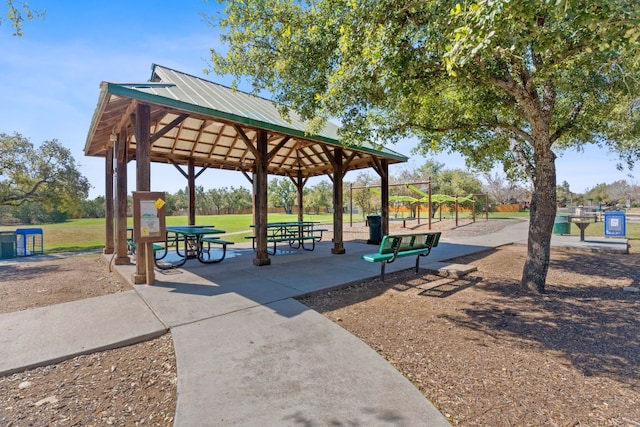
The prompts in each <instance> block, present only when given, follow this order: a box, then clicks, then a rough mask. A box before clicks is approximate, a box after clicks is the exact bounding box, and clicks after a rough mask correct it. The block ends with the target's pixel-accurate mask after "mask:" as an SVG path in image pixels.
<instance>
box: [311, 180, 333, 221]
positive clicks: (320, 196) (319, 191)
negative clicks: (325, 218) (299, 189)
mask: <svg viewBox="0 0 640 427" xmlns="http://www.w3.org/2000/svg"><path fill="white" fill-rule="evenodd" d="M331 206H333V186H332V185H331V184H330V183H328V182H327V181H320V182H319V183H318V184H317V185H315V186H314V187H311V188H309V189H306V188H305V192H304V207H305V212H306V213H309V212H311V211H313V212H315V213H316V214H319V213H320V212H328V210H329V208H330V207H331Z"/></svg>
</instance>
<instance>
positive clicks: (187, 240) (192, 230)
mask: <svg viewBox="0 0 640 427" xmlns="http://www.w3.org/2000/svg"><path fill="white" fill-rule="evenodd" d="M224 233H225V231H224V230H219V229H217V228H214V227H213V226H206V225H183V226H172V227H167V228H166V233H165V235H166V236H165V244H164V247H162V249H159V250H158V249H155V248H154V253H155V254H156V256H154V260H155V263H156V266H157V267H158V268H159V269H161V270H167V269H170V268H177V267H180V266H182V265H184V264H185V263H186V262H187V260H188V259H194V258H195V259H197V260H198V261H200V262H201V263H204V264H212V263H217V262H220V261H222V260H223V259H224V258H225V256H226V253H227V245H230V244H233V242H228V241H225V240H221V239H219V238H218V236H219V235H220V234H224ZM205 244H206V245H205ZM211 244H219V245H221V247H222V255H221V256H219V257H216V258H212V257H211ZM170 246H173V247H175V251H176V254H177V255H178V261H176V262H169V263H162V264H159V263H158V261H161V260H163V259H164V258H165V257H166V256H167V254H168V253H169V247H170ZM159 253H161V255H160V256H158V254H159Z"/></svg>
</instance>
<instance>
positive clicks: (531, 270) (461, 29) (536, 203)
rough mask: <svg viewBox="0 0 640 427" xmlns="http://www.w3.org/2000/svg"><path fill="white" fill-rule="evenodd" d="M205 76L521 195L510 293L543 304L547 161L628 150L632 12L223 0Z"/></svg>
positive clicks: (566, 0) (550, 195)
mask: <svg viewBox="0 0 640 427" xmlns="http://www.w3.org/2000/svg"><path fill="white" fill-rule="evenodd" d="M224 3H225V5H226V6H225V11H226V14H227V16H226V17H222V18H221V19H220V21H219V24H220V27H221V28H222V29H223V30H225V31H226V33H225V34H223V35H222V41H223V42H224V43H226V44H227V45H228V51H227V52H226V53H224V54H218V53H216V52H215V51H214V52H213V57H212V59H213V69H214V71H215V72H218V73H220V74H228V75H233V76H235V79H236V80H240V79H241V78H242V77H244V76H250V80H251V83H252V86H253V89H254V90H255V91H256V92H259V91H263V90H266V91H269V92H271V93H272V94H273V96H274V98H275V100H276V101H277V102H278V103H280V104H282V105H283V108H282V109H283V112H286V111H287V109H289V108H290V109H293V110H295V111H297V112H298V113H299V114H300V115H301V116H302V117H303V118H304V119H308V120H311V123H312V124H313V126H312V128H311V131H313V130H314V129H317V126H318V125H320V124H321V123H323V121H325V120H327V119H328V118H332V117H337V118H339V119H340V121H341V123H342V124H343V127H342V130H341V132H342V136H343V138H344V139H345V140H349V141H356V142H357V141H370V142H375V143H379V144H387V143H392V142H395V141H397V140H398V139H400V138H405V137H411V136H415V137H417V138H418V139H419V141H420V142H419V148H420V150H421V152H423V153H430V152H432V151H443V150H444V151H456V152H459V153H461V154H463V155H464V156H465V157H466V159H467V162H468V164H469V165H473V166H475V167H478V168H481V169H483V170H490V169H491V167H492V166H493V165H494V164H495V163H496V162H500V163H502V164H503V165H504V168H505V171H506V172H507V173H510V174H520V175H525V176H526V177H527V178H528V179H529V180H530V182H531V183H532V197H531V221H530V225H529V239H528V255H527V259H526V261H525V265H524V268H523V274H522V281H521V282H522V286H523V287H524V288H526V289H529V290H531V291H533V292H537V293H544V292H545V281H546V276H547V271H548V268H549V256H550V249H551V246H550V242H551V234H552V229H553V223H554V219H555V213H556V193H555V189H556V166H555V158H556V152H560V151H562V150H563V149H566V148H569V147H578V148H580V147H581V146H583V145H584V144H588V143H593V142H595V143H598V144H601V145H603V144H607V145H608V146H609V147H611V148H613V149H615V150H617V151H618V152H620V153H621V156H623V158H624V159H626V160H627V161H628V162H629V164H633V162H634V160H635V159H637V156H638V153H640V148H639V144H638V139H637V136H638V134H639V133H640V126H639V125H638V123H639V122H640V121H639V120H638V118H639V117H640V108H639V105H638V99H639V98H640V91H639V82H640V78H639V77H640V76H639V74H640V67H639V66H638V65H639V61H638V43H637V41H638V39H639V37H640V4H639V3H638V2H637V1H636V0H582V1H579V2H578V1H576V0H555V1H552V0H533V1H530V2H524V1H507V0H495V1H488V0H477V1H475V2H474V1H470V2H457V1H451V0H434V1H428V2H410V1H406V0H404V1H398V0H368V1H367V0H363V1H353V0H352V1H336V0H326V1H320V0H318V1H310V2H298V1H296V0H278V1H276V0H255V1H252V2H246V1H243V0H229V1H226V2H224Z"/></svg>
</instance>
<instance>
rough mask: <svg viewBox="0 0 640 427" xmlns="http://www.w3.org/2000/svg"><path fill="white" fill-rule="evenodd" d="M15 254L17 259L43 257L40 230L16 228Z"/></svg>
mask: <svg viewBox="0 0 640 427" xmlns="http://www.w3.org/2000/svg"><path fill="white" fill-rule="evenodd" d="M16 254H17V255H18V256H19V257H23V256H31V255H43V254H44V239H43V234H42V228H18V229H17V230H16Z"/></svg>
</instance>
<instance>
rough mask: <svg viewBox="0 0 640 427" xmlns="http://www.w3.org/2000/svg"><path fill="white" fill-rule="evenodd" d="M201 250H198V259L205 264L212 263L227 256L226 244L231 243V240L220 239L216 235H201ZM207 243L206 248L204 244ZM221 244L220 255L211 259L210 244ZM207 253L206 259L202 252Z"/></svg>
mask: <svg viewBox="0 0 640 427" xmlns="http://www.w3.org/2000/svg"><path fill="white" fill-rule="evenodd" d="M201 242H202V243H201V244H202V250H201V251H200V255H199V261H200V262H203V263H205V264H213V263H216V262H220V261H222V260H223V259H224V257H226V256H227V245H233V242H230V241H228V240H222V239H219V238H217V237H203V238H202V240H201ZM205 243H206V244H207V246H206V248H205V246H204V244H205ZM212 244H215V245H222V256H221V257H219V258H214V259H211V245H212ZM205 253H206V254H207V259H205V258H204V254H205Z"/></svg>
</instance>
